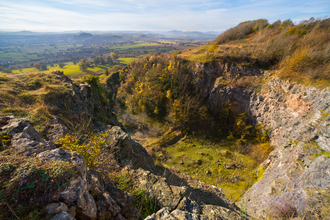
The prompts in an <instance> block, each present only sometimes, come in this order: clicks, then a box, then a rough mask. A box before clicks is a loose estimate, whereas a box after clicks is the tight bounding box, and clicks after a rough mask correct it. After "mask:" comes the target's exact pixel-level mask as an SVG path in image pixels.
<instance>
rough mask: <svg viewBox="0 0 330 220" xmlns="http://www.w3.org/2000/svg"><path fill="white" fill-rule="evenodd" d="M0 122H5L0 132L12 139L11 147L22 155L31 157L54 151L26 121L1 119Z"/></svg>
mask: <svg viewBox="0 0 330 220" xmlns="http://www.w3.org/2000/svg"><path fill="white" fill-rule="evenodd" d="M4 119H5V120H4ZM1 121H6V125H4V126H2V127H0V131H3V132H5V133H7V134H9V135H10V136H11V137H12V139H11V144H12V147H13V148H14V149H15V150H16V151H18V152H20V153H21V154H22V155H25V156H29V157H31V156H35V155H37V154H38V153H40V152H43V151H46V150H51V149H55V145H54V144H52V143H51V142H48V141H45V140H44V139H43V138H42V137H41V134H40V133H39V132H38V131H37V130H36V129H34V127H33V126H32V125H31V123H30V122H29V121H28V120H26V119H16V118H14V117H1Z"/></svg>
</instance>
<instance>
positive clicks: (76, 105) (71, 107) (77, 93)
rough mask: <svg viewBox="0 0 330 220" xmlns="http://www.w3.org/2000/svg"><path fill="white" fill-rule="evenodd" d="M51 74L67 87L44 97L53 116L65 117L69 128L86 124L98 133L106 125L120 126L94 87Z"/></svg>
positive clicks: (60, 75)
mask: <svg viewBox="0 0 330 220" xmlns="http://www.w3.org/2000/svg"><path fill="white" fill-rule="evenodd" d="M53 73H54V74H56V75H58V77H59V80H61V81H63V82H64V84H65V85H66V86H67V87H66V91H65V92H64V91H63V92H49V94H46V95H45V97H44V101H45V104H47V105H49V106H52V108H51V113H52V114H53V115H55V116H57V117H59V118H60V116H61V118H62V117H63V116H65V118H66V119H67V120H68V121H70V122H71V124H70V125H71V126H72V125H74V126H77V125H79V126H87V124H88V125H89V128H93V129H97V130H99V131H100V130H104V129H106V124H109V125H118V126H121V124H120V123H119V122H118V120H117V118H116V115H115V114H114V113H112V111H111V107H110V104H109V103H108V102H107V101H106V100H105V99H104V98H103V96H102V95H101V94H99V92H98V90H97V89H96V88H95V87H93V86H91V85H89V84H87V83H73V82H72V81H71V79H70V78H69V77H68V76H65V75H63V72H61V71H57V72H53ZM64 123H66V121H64ZM67 125H69V124H67Z"/></svg>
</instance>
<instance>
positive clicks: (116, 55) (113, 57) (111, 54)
mask: <svg viewBox="0 0 330 220" xmlns="http://www.w3.org/2000/svg"><path fill="white" fill-rule="evenodd" d="M110 57H111V59H112V60H113V62H116V60H117V59H118V54H117V53H114V52H111V53H110Z"/></svg>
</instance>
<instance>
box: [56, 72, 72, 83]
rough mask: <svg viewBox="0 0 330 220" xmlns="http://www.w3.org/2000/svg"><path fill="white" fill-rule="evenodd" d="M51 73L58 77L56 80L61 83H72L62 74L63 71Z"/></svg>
mask: <svg viewBox="0 0 330 220" xmlns="http://www.w3.org/2000/svg"><path fill="white" fill-rule="evenodd" d="M52 73H54V74H56V75H58V76H59V77H58V79H59V80H60V81H62V82H66V83H72V80H71V78H70V77H68V76H66V75H64V72H63V71H60V70H54V71H52Z"/></svg>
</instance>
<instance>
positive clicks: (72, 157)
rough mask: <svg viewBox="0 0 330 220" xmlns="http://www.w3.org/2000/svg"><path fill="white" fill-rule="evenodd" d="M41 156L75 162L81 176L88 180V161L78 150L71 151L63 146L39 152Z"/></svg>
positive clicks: (51, 159)
mask: <svg viewBox="0 0 330 220" xmlns="http://www.w3.org/2000/svg"><path fill="white" fill-rule="evenodd" d="M37 157H39V158H41V159H44V160H49V161H66V162H70V163H72V164H74V165H75V166H76V167H77V169H78V170H79V172H80V174H81V177H82V179H83V180H84V181H86V161H85V159H84V157H83V156H81V155H80V154H78V153H77V152H70V151H67V150H64V149H62V148H57V149H55V150H49V151H44V152H42V153H40V154H38V156H37Z"/></svg>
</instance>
